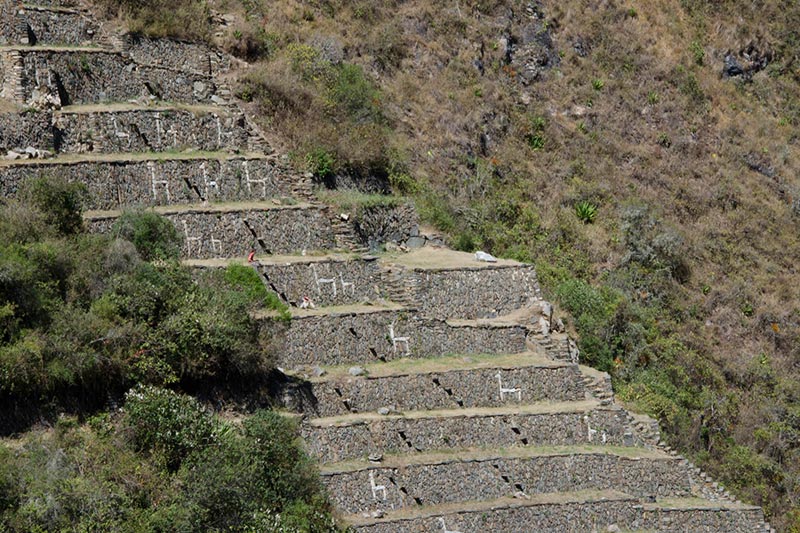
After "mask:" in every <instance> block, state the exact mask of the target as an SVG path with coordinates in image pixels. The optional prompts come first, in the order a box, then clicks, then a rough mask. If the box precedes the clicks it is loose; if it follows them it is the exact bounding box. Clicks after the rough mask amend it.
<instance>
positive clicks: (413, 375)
mask: <svg viewBox="0 0 800 533" xmlns="http://www.w3.org/2000/svg"><path fill="white" fill-rule="evenodd" d="M351 369H352V367H348V366H339V367H324V368H322V367H314V368H310V369H303V370H304V371H305V372H302V373H300V374H299V377H302V378H305V379H307V380H308V381H309V383H310V387H311V394H312V395H313V398H314V402H315V406H314V410H313V413H314V414H315V415H316V416H320V417H329V416H336V415H342V414H348V413H363V412H370V411H372V412H378V411H379V410H386V409H389V410H391V411H422V410H430V409H471V408H475V407H500V406H503V405H516V404H521V403H523V402H526V403H529V402H537V401H543V400H547V401H573V400H583V399H585V395H586V391H585V389H584V387H583V383H582V382H581V381H580V374H579V372H578V368H577V366H575V365H569V364H565V363H554V362H552V361H550V360H549V359H547V358H546V357H545V356H543V355H541V354H536V353H523V354H513V355H503V356H498V355H485V356H480V355H475V356H468V357H463V356H454V357H440V358H436V359H413V360H407V359H406V360H404V359H400V360H395V361H392V362H389V363H377V364H370V365H365V366H364V367H363V368H362V371H363V373H361V374H359V375H357V376H353V375H352V374H351V373H350V371H351ZM314 374H321V375H319V376H315V375H314ZM501 387H502V388H501Z"/></svg>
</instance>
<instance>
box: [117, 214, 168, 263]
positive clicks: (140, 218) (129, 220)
mask: <svg viewBox="0 0 800 533" xmlns="http://www.w3.org/2000/svg"><path fill="white" fill-rule="evenodd" d="M111 233H112V235H113V236H114V238H117V239H125V240H127V241H130V242H132V243H133V245H134V246H135V247H136V251H138V252H139V255H140V256H141V257H142V259H144V260H145V261H152V260H154V259H177V258H178V257H179V256H180V253H181V246H182V243H183V239H182V237H181V235H180V234H179V233H178V230H176V229H175V226H174V225H173V224H172V222H170V221H169V220H168V219H167V218H165V217H163V216H161V215H159V214H158V213H156V212H155V211H125V212H124V213H122V215H121V216H120V217H119V218H118V219H117V221H116V222H115V223H114V226H113V227H112V229H111Z"/></svg>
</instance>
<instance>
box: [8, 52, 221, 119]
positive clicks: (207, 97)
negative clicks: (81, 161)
mask: <svg viewBox="0 0 800 533" xmlns="http://www.w3.org/2000/svg"><path fill="white" fill-rule="evenodd" d="M0 56H5V57H6V58H7V59H5V60H4V61H3V63H4V64H9V62H13V63H14V64H16V65H17V67H18V68H17V69H16V70H15V71H14V72H13V73H12V74H13V77H14V78H15V80H16V81H15V82H14V83H17V84H19V85H20V86H21V88H22V94H21V99H20V100H18V101H19V102H20V103H23V104H26V105H36V106H38V105H41V104H38V103H37V102H39V101H40V100H42V99H43V98H45V97H46V99H48V101H51V102H54V103H55V104H56V105H57V106H66V105H72V104H92V103H102V102H124V101H128V100H131V99H137V100H138V99H141V100H143V101H151V100H161V101H170V102H181V103H189V104H196V103H211V102H212V97H214V96H215V95H216V91H217V86H216V83H215V82H214V80H213V79H212V78H211V76H210V75H207V74H200V73H197V72H191V71H182V70H178V69H175V68H170V67H166V66H155V65H146V64H141V63H138V62H137V61H135V60H134V59H132V58H131V57H130V56H128V55H126V54H122V53H119V52H115V51H109V50H103V49H100V48H92V47H74V46H73V47H56V46H30V47H26V46H23V47H0ZM10 77H11V76H9V78H10ZM4 96H5V97H6V98H9V95H4Z"/></svg>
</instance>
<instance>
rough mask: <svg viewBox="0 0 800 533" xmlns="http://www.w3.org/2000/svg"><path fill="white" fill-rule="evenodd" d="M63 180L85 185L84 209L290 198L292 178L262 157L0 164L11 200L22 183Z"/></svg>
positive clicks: (3, 191) (2, 187) (3, 189)
mask: <svg viewBox="0 0 800 533" xmlns="http://www.w3.org/2000/svg"><path fill="white" fill-rule="evenodd" d="M42 176H61V177H63V178H64V179H66V180H67V181H70V182H78V183H83V184H85V185H86V187H87V189H88V192H89V199H88V203H87V206H86V208H87V209H102V210H110V209H120V208H124V207H136V206H155V205H172V204H186V203H198V202H201V201H203V200H208V201H213V202H233V201H244V200H260V199H264V198H274V197H280V196H290V195H291V194H292V186H293V183H292V181H293V177H292V176H291V175H287V174H286V173H285V172H284V171H283V170H282V169H281V168H280V167H279V166H278V165H277V163H276V162H275V161H274V160H271V159H261V158H255V159H251V158H239V157H232V158H228V159H188V158H187V159H170V160H158V159H156V160H150V161H148V160H144V161H143V160H137V159H132V160H129V161H108V162H103V161H96V162H93V161H86V162H76V163H70V164H63V163H62V164H58V163H53V162H48V161H47V160H37V161H31V162H27V163H25V164H21V165H0V195H2V196H4V197H13V196H15V195H16V194H17V191H18V190H19V186H20V185H21V184H22V183H23V182H24V181H26V180H30V179H35V178H37V177H42Z"/></svg>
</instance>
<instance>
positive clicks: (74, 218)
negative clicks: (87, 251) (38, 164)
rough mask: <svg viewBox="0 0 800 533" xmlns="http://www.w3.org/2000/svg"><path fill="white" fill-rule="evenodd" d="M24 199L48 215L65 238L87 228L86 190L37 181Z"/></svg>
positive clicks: (48, 180)
mask: <svg viewBox="0 0 800 533" xmlns="http://www.w3.org/2000/svg"><path fill="white" fill-rule="evenodd" d="M21 197H22V198H23V200H24V201H27V203H28V204H29V205H31V206H32V207H34V208H35V209H37V210H38V211H39V212H41V213H42V214H43V215H44V220H45V221H46V222H47V224H49V225H50V226H52V227H53V228H55V229H56V231H57V232H58V233H60V234H61V235H74V234H76V233H78V232H80V231H81V229H82V228H83V206H84V202H85V201H86V197H87V191H86V186H85V185H83V184H82V183H68V182H66V181H65V180H63V179H57V178H50V177H46V178H37V179H35V180H33V181H31V182H30V183H29V184H26V185H25V187H24V188H23V191H22V194H21Z"/></svg>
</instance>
